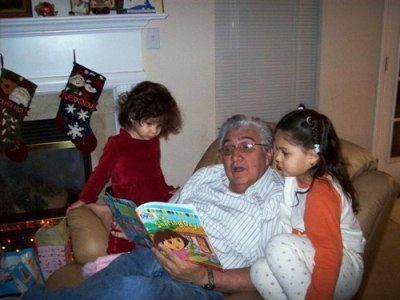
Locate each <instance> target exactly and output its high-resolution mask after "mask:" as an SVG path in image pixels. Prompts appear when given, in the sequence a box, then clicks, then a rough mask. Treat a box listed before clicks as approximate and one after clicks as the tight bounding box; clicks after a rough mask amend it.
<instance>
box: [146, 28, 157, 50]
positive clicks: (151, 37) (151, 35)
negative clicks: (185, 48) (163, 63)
mask: <svg viewBox="0 0 400 300" xmlns="http://www.w3.org/2000/svg"><path fill="white" fill-rule="evenodd" d="M146 46H147V49H160V28H147V40H146Z"/></svg>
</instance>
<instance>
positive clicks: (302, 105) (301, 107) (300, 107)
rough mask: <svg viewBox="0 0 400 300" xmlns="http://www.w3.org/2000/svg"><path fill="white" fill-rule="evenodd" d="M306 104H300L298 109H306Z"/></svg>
mask: <svg viewBox="0 0 400 300" xmlns="http://www.w3.org/2000/svg"><path fill="white" fill-rule="evenodd" d="M305 109H306V106H305V105H304V104H299V106H297V110H305Z"/></svg>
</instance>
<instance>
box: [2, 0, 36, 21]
mask: <svg viewBox="0 0 400 300" xmlns="http://www.w3.org/2000/svg"><path fill="white" fill-rule="evenodd" d="M28 17H32V1H31V0H9V1H0V18H28Z"/></svg>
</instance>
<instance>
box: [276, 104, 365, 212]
mask: <svg viewBox="0 0 400 300" xmlns="http://www.w3.org/2000/svg"><path fill="white" fill-rule="evenodd" d="M277 131H281V132H283V133H284V134H285V137H287V138H288V139H289V141H290V142H292V143H293V144H295V145H299V146H301V147H303V148H304V149H306V150H309V149H317V150H319V152H318V151H317V152H318V155H319V160H318V162H317V164H316V165H315V166H313V167H312V168H311V169H310V171H311V172H312V174H311V175H312V178H313V179H312V183H311V186H310V189H311V188H312V185H313V183H314V181H315V179H316V178H317V177H321V176H323V175H324V174H329V175H331V176H332V177H333V178H335V179H336V180H337V181H338V182H339V184H340V185H341V187H342V189H343V192H344V193H345V194H347V195H348V196H349V197H350V198H351V200H352V207H353V211H354V212H357V208H358V204H357V198H356V192H355V190H354V187H353V183H352V182H351V180H350V176H349V173H348V171H347V163H346V161H345V160H344V158H343V156H342V152H341V143H340V140H339V138H338V136H337V134H336V131H335V128H334V127H333V124H332V123H331V121H330V120H329V118H328V117H326V116H325V115H323V114H320V113H318V112H316V111H315V110H312V109H305V108H304V107H302V108H301V109H299V110H295V111H292V112H290V113H288V114H286V115H285V116H284V117H283V118H282V119H281V120H280V121H279V122H278V124H277V125H276V127H275V133H276V132H277ZM316 145H317V146H316ZM318 145H319V146H318ZM315 147H317V148H315ZM318 147H319V149H318ZM310 189H309V190H310Z"/></svg>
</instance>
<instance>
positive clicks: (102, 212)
mask: <svg viewBox="0 0 400 300" xmlns="http://www.w3.org/2000/svg"><path fill="white" fill-rule="evenodd" d="M86 206H87V208H89V209H90V210H92V211H93V212H94V213H95V214H96V215H97V216H98V217H99V218H100V220H101V221H102V222H103V224H104V226H105V227H106V229H107V231H110V230H111V226H112V222H113V217H112V214H111V210H110V208H109V207H108V206H107V205H105V204H96V203H90V204H87V205H86Z"/></svg>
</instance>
